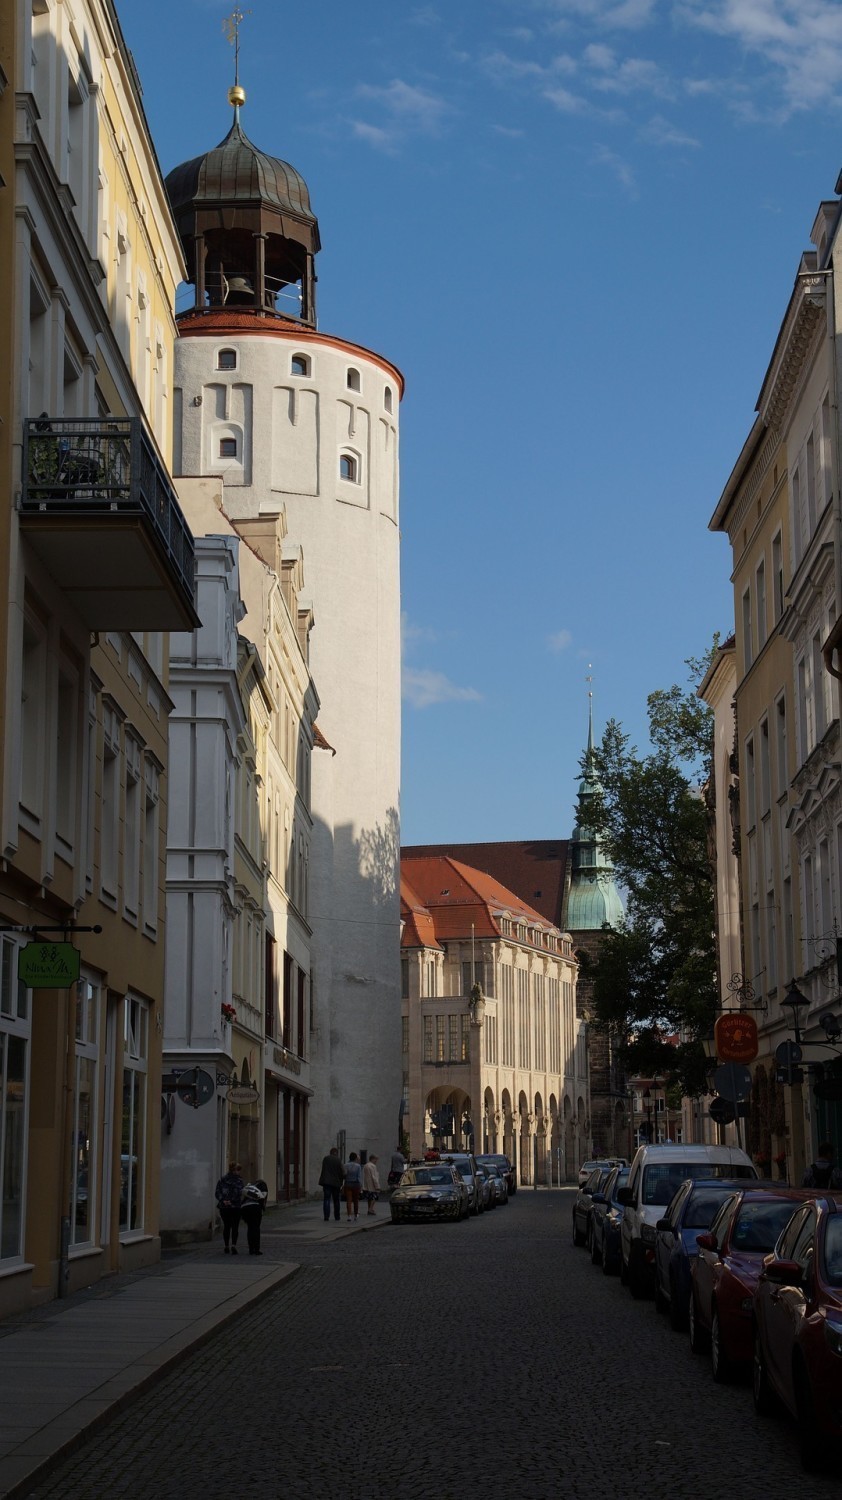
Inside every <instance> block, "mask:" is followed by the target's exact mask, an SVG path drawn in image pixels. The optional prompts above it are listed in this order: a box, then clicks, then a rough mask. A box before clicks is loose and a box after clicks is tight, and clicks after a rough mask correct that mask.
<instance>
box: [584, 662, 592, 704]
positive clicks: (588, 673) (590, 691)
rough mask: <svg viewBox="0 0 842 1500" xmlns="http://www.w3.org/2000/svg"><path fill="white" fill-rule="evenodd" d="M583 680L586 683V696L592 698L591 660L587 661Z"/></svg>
mask: <svg viewBox="0 0 842 1500" xmlns="http://www.w3.org/2000/svg"><path fill="white" fill-rule="evenodd" d="M585 681H586V683H587V684H588V697H589V698H592V697H593V688H592V687H591V683H592V682H593V662H590V661H589V662H588V670H587V672H586V673H585Z"/></svg>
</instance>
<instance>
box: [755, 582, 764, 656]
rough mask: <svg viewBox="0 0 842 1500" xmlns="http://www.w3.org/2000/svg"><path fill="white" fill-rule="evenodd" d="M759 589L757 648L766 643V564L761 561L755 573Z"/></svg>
mask: <svg viewBox="0 0 842 1500" xmlns="http://www.w3.org/2000/svg"><path fill="white" fill-rule="evenodd" d="M755 584H756V589H757V649H758V651H762V650H763V647H764V646H765V644H766V564H765V562H761V563H760V565H759V566H758V569H757V572H756V574H755Z"/></svg>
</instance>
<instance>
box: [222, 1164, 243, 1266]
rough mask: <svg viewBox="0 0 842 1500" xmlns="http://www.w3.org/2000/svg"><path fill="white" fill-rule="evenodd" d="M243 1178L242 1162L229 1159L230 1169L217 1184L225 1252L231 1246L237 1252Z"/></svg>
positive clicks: (232, 1251)
mask: <svg viewBox="0 0 842 1500" xmlns="http://www.w3.org/2000/svg"><path fill="white" fill-rule="evenodd" d="M244 1185H245V1184H244V1183H243V1179H242V1177H241V1176H240V1163H239V1162H238V1161H229V1163H228V1171H227V1172H226V1173H225V1176H224V1177H220V1179H219V1181H218V1183H217V1184H216V1206H217V1208H218V1209H219V1217H220V1219H221V1220H222V1238H223V1241H224V1245H225V1254H226V1255H227V1254H228V1251H229V1248H230V1251H231V1254H232V1255H236V1254H237V1235H238V1233H239V1229H240V1205H241V1204H242V1201H243V1187H244Z"/></svg>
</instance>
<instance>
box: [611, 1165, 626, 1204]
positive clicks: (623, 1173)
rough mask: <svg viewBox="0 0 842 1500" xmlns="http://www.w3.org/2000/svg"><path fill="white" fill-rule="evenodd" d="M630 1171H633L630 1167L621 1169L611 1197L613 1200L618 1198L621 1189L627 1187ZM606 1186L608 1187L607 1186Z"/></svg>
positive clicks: (615, 1180)
mask: <svg viewBox="0 0 842 1500" xmlns="http://www.w3.org/2000/svg"><path fill="white" fill-rule="evenodd" d="M630 1171H631V1168H630V1167H621V1168H620V1170H619V1172H618V1173H617V1176H616V1178H615V1179H614V1186H613V1187H612V1189H611V1197H612V1198H616V1197H617V1193H618V1191H619V1189H620V1188H621V1187H625V1186H626V1184H627V1182H628V1180H629V1172H630ZM606 1186H607V1184H606Z"/></svg>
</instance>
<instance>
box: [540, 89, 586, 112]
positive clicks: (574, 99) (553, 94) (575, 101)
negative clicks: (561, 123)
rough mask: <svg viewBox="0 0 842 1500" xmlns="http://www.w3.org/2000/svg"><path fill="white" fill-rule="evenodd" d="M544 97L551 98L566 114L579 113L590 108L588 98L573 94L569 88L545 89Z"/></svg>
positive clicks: (551, 101) (552, 102) (557, 107)
mask: <svg viewBox="0 0 842 1500" xmlns="http://www.w3.org/2000/svg"><path fill="white" fill-rule="evenodd" d="M544 98H545V99H549V101H550V103H551V104H554V105H555V107H556V109H560V110H561V111H562V114H565V115H578V114H581V113H582V111H583V110H586V109H587V108H588V102H587V100H586V99H582V98H580V96H579V95H578V94H571V92H570V90H569V89H545V90H544Z"/></svg>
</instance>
